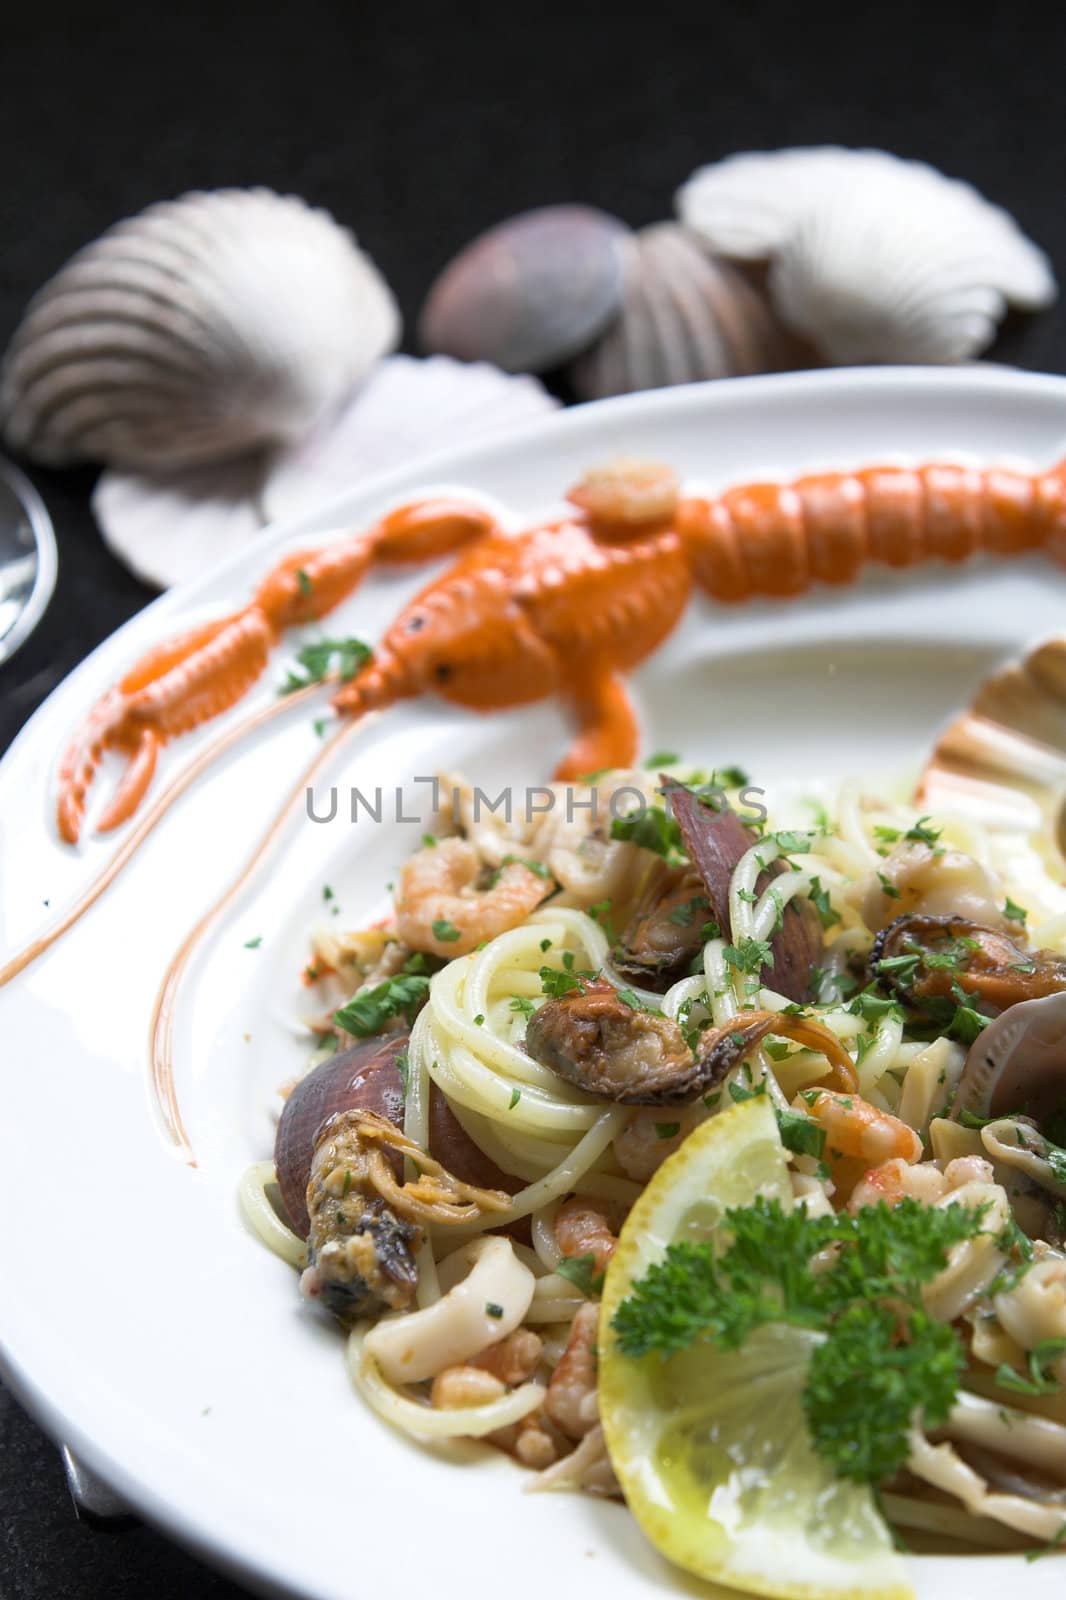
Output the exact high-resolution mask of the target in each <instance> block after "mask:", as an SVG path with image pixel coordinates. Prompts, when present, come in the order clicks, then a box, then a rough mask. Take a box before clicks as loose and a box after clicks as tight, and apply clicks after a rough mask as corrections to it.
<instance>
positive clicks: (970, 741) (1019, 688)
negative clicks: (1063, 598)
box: [918, 635, 1066, 860]
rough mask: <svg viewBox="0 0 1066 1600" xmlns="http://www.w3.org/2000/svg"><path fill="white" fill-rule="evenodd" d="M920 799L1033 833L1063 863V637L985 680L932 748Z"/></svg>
mask: <svg viewBox="0 0 1066 1600" xmlns="http://www.w3.org/2000/svg"><path fill="white" fill-rule="evenodd" d="M918 799H919V801H920V803H921V804H922V805H923V806H928V807H929V809H930V810H934V811H935V810H937V809H938V808H946V809H949V810H953V811H958V812H962V813H964V814H969V815H972V816H974V817H976V818H978V819H979V820H980V821H981V822H983V823H984V824H985V825H986V826H987V827H991V828H994V829H997V830H1001V831H1005V832H1018V833H1025V834H1029V833H1034V832H1035V833H1037V834H1038V835H1040V836H1042V837H1043V838H1044V840H1045V841H1046V843H1047V844H1048V846H1049V847H1050V848H1051V849H1052V850H1054V851H1057V852H1058V855H1059V856H1060V857H1062V858H1063V859H1064V860H1066V635H1061V636H1059V637H1056V638H1053V639H1049V640H1047V642H1046V643H1044V644H1041V645H1039V646H1038V647H1037V648H1036V649H1035V650H1032V651H1031V652H1030V653H1029V654H1028V655H1027V656H1026V657H1025V658H1024V660H1022V661H1018V662H1012V663H1011V664H1010V665H1009V666H1006V667H1004V668H1003V669H1002V670H1001V671H999V672H997V673H994V674H993V675H992V676H991V677H990V678H987V679H986V680H985V682H984V683H983V684H982V685H981V687H980V689H979V690H978V692H977V694H976V696H975V698H974V701H973V704H972V705H971V706H970V708H969V710H968V711H965V712H963V714H962V715H961V716H960V717H957V718H956V719H955V721H954V722H953V723H952V724H951V725H950V727H948V728H947V729H946V730H945V732H944V733H943V734H942V735H941V737H940V739H939V740H938V741H937V744H936V748H935V749H934V751H933V754H932V756H931V757H930V758H929V762H928V764H927V766H926V768H925V771H924V773H923V774H922V780H921V784H920V786H919V790H918Z"/></svg>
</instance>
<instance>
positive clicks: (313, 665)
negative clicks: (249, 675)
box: [278, 639, 371, 694]
mask: <svg viewBox="0 0 1066 1600" xmlns="http://www.w3.org/2000/svg"><path fill="white" fill-rule="evenodd" d="M370 656H371V650H370V646H369V645H365V644H364V643H363V641H362V640H361V639H314V640H312V642H311V643H310V644H305V645H304V646H303V648H302V649H300V650H297V652H296V664H297V667H299V668H300V669H302V670H301V671H299V672H298V671H296V670H295V669H294V668H292V667H290V668H289V670H288V672H287V673H286V676H285V681H284V683H283V684H282V685H281V688H280V689H279V691H278V692H279V694H294V693H295V692H296V691H297V690H298V689H306V688H308V687H309V686H310V685H311V684H312V683H322V682H323V681H324V679H326V678H328V677H329V675H330V673H331V672H332V671H333V670H334V668H336V672H337V676H338V678H339V679H340V681H341V682H342V683H348V682H349V681H350V680H351V679H352V678H354V677H355V675H356V673H357V672H358V671H359V668H360V667H362V666H365V665H366V663H367V662H368V661H369V660H370Z"/></svg>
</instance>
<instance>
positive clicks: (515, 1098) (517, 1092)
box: [507, 1089, 522, 1111]
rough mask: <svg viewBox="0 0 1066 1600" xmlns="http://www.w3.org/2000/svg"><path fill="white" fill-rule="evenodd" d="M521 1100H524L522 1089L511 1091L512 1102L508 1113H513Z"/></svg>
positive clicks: (509, 1103) (508, 1107)
mask: <svg viewBox="0 0 1066 1600" xmlns="http://www.w3.org/2000/svg"><path fill="white" fill-rule="evenodd" d="M521 1098H522V1091H521V1089H512V1090H511V1098H510V1101H509V1102H508V1105H507V1109H508V1111H513V1110H514V1108H515V1106H516V1105H517V1104H518V1102H519V1100H521Z"/></svg>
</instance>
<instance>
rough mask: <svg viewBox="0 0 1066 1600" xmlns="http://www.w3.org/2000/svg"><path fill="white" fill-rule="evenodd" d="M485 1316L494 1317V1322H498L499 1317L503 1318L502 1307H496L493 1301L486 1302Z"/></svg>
mask: <svg viewBox="0 0 1066 1600" xmlns="http://www.w3.org/2000/svg"><path fill="white" fill-rule="evenodd" d="M485 1315H486V1316H487V1317H495V1318H496V1320H497V1321H499V1319H500V1317H502V1316H503V1307H502V1306H501V1305H497V1304H496V1301H495V1300H486V1301H485Z"/></svg>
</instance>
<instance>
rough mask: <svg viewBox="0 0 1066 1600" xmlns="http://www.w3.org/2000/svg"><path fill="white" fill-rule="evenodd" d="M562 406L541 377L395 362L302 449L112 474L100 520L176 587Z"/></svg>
mask: <svg viewBox="0 0 1066 1600" xmlns="http://www.w3.org/2000/svg"><path fill="white" fill-rule="evenodd" d="M557 405H558V401H557V400H555V399H553V397H552V396H551V395H550V394H548V393H547V391H546V390H545V389H543V388H542V387H541V385H540V384H539V383H538V382H537V380H536V379H535V378H528V377H509V376H508V375H506V374H505V373H502V372H498V371H497V370H496V368H495V367H489V366H485V365H484V364H483V363H480V362H475V363H467V362H460V361H452V360H451V359H449V357H447V356H432V357H430V358H429V359H428V360H425V361H419V360H417V359H415V358H414V357H412V356H392V357H390V358H389V359H388V360H385V361H382V362H381V363H380V364H379V365H378V366H377V367H375V369H374V371H373V372H372V373H371V375H370V376H369V378H367V380H366V381H365V383H364V384H363V385H362V386H361V387H360V388H359V389H357V390H356V391H355V393H354V394H353V395H352V396H351V398H350V399H349V401H348V402H347V403H346V404H345V405H344V406H343V407H342V408H341V410H340V411H339V412H336V413H334V414H333V415H332V416H331V417H329V418H327V419H326V420H324V421H323V422H322V424H321V425H320V426H319V427H318V428H317V429H316V430H315V431H314V432H313V433H312V434H311V435H310V436H309V437H308V438H307V439H305V440H302V441H300V442H299V443H298V444H294V445H288V446H282V447H280V448H278V449H276V450H275V451H273V452H272V453H270V454H269V455H262V454H261V455H258V456H247V457H243V458H241V459H239V460H236V461H229V462H215V463H212V464H208V465H205V466H199V467H191V468H185V469H183V470H181V471H175V472H168V473H154V474H147V473H142V472H132V471H126V470H122V469H117V468H112V469H110V470H108V471H106V472H104V473H102V474H101V476H100V480H99V482H98V483H97V486H96V490H95V492H94V494H93V511H94V513H95V515H96V520H97V522H98V523H99V525H100V530H101V532H102V533H103V536H104V539H105V541H106V543H107V544H108V546H109V547H110V549H111V550H112V551H113V552H114V554H115V555H116V556H118V558H119V560H120V561H122V562H124V563H125V565H126V566H127V567H129V568H130V569H131V570H132V571H133V572H135V573H136V574H137V575H138V577H140V578H143V579H145V580H146V581H147V582H148V583H155V584H158V585H159V586H160V587H161V588H166V587H167V586H168V585H170V584H174V583H180V582H183V581H184V580H185V579H187V578H190V577H192V576H194V575H196V574H198V573H202V572H205V571H207V570H208V569H209V568H211V567H212V566H215V565H217V563H218V562H220V561H222V560H224V559H225V558H226V557H227V556H229V555H231V554H233V552H234V551H236V550H239V549H241V548H243V547H245V546H246V545H247V544H248V543H249V542H250V541H251V540H253V539H255V538H257V537H258V536H259V534H260V533H261V532H262V529H263V528H264V526H265V525H266V524H267V523H268V522H274V521H277V520H278V519H279V518H281V517H290V516H302V515H304V514H305V513H307V512H310V511H313V510H315V509H316V508H317V507H319V506H321V505H325V504H327V503H328V502H329V501H330V500H333V499H336V497H337V496H338V495H340V494H342V493H343V492H344V491H345V490H346V489H352V488H354V487H355V486H356V485H357V484H359V483H360V482H361V481H362V480H364V479H367V478H371V477H373V476H374V475H375V474H376V473H380V472H386V471H388V470H389V468H390V467H397V466H400V465H402V464H404V463H407V462H410V461H414V460H416V459H417V458H418V457H419V456H420V455H429V454H430V453H432V452H433V451H435V450H443V449H446V448H447V447H448V446H450V445H458V444H463V443H471V444H473V443H475V442H476V441H477V440H478V439H481V438H486V437H488V436H489V435H490V434H491V433H493V432H496V431H499V430H501V429H506V428H508V427H516V428H517V427H521V426H523V425H524V424H525V423H528V422H532V421H535V420H536V418H537V417H543V416H546V415H548V414H549V413H550V412H551V411H552V410H553V408H554V407H555V406H557Z"/></svg>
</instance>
